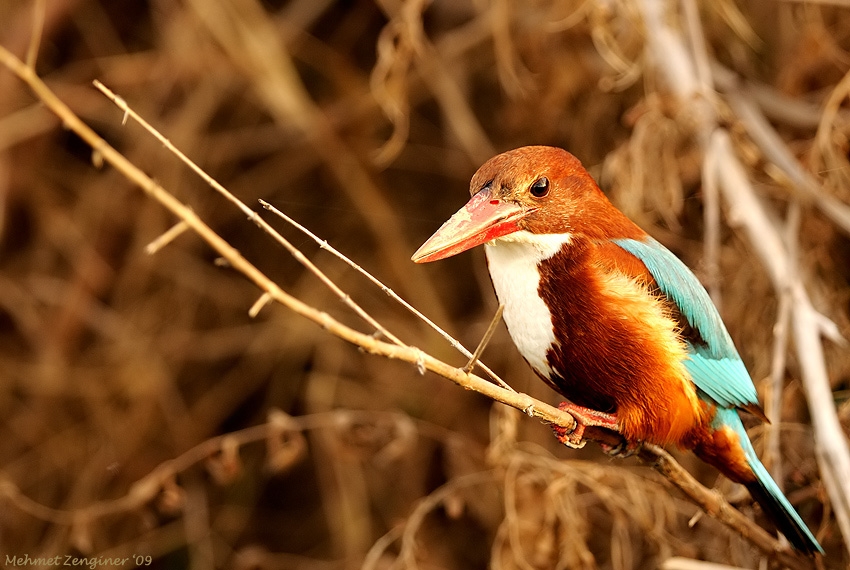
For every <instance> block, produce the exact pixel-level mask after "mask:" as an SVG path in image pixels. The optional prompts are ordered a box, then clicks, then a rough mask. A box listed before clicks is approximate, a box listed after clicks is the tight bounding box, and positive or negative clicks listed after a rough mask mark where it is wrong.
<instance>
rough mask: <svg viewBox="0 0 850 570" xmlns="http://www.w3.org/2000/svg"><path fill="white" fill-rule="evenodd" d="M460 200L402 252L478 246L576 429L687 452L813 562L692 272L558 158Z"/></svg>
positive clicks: (488, 169)
mask: <svg viewBox="0 0 850 570" xmlns="http://www.w3.org/2000/svg"><path fill="white" fill-rule="evenodd" d="M469 190H470V194H471V195H472V198H471V199H470V200H469V201H468V202H467V204H466V205H465V206H463V207H462V208H461V209H460V210H459V211H458V212H457V213H455V214H454V215H453V216H452V217H451V218H450V219H449V220H448V221H447V222H446V223H444V224H443V225H442V227H440V229H438V230H437V231H436V233H434V235H433V236H431V237H430V238H429V239H428V240H427V241H426V242H425V243H424V244H422V246H421V247H420V248H419V249H418V250H417V251H416V253H414V254H413V258H412V259H413V261H415V262H417V263H425V262H430V261H436V260H440V259H444V258H447V257H450V256H453V255H456V254H458V253H461V252H463V251H466V250H468V249H471V248H473V247H476V246H479V245H484V252H485V255H486V258H487V266H488V269H489V272H490V277H491V279H492V282H493V287H494V289H495V291H496V296H497V297H498V299H499V302H500V303H501V304H502V305H504V312H503V319H504V321H505V324H506V325H507V328H508V332H509V333H510V336H511V339H512V340H513V342H514V344H515V345H516V347H517V349H518V350H519V352H520V353H521V354H522V356H523V358H524V359H525V360H526V361H527V362H528V364H529V365H530V366H531V368H532V369H533V370H534V372H535V373H536V374H537V376H539V377H540V378H541V379H542V380H544V381H545V382H546V383H547V384H548V385H549V386H551V387H552V388H553V389H554V390H555V391H557V392H558V393H559V394H561V395H562V396H564V397H565V398H566V399H567V402H564V403H562V404H561V405H560V407H561V409H563V410H565V411H567V412H569V413H570V414H571V415H572V416H573V417H574V418H575V420H576V427H575V429H574V430H572V431H571V432H569V433H567V432H566V430H563V429H562V430H560V431H559V430H556V435H558V438H559V439H560V440H561V442H562V443H564V444H567V445H571V446H579V445H581V444H582V440H583V437H584V435H585V429H586V428H587V427H590V426H596V427H600V428H604V429H609V430H612V431H615V432H617V433H619V434H620V435H621V436H622V437H623V438H624V439H625V441H626V442H628V443H627V445H628V446H632V448H634V447H636V446H637V445H639V444H640V443H642V442H647V443H653V444H657V445H661V446H666V445H675V446H678V447H680V448H683V449H689V450H692V451H693V452H694V453H695V454H696V455H697V456H698V457H699V458H701V459H702V460H703V461H705V462H706V463H708V464H710V465H712V466H714V467H715V468H717V469H718V470H719V471H720V472H721V473H723V474H724V475H725V476H726V477H728V478H729V479H731V480H732V481H735V482H737V483H741V484H743V485H744V486H746V488H747V489H748V490H749V492H750V494H751V495H752V496H753V498H754V499H755V500H756V501H757V502H758V503H759V504H760V505H761V506H762V509H763V510H764V511H765V513H766V514H767V515H768V517H769V518H770V519H771V520H772V521H773V523H774V524H775V525H776V527H777V528H778V529H779V530H780V531H781V532H782V533H783V534H784V535H785V536H786V537H787V538H788V540H789V542H790V543H791V545H792V546H793V547H794V548H795V549H797V550H799V551H801V552H804V553H806V554H809V555H813V554H815V553H820V554H822V553H823V549H822V548H821V546H820V544H818V541H817V540H816V539H815V537H814V535H813V534H812V533H811V531H810V530H809V528H808V527H807V526H806V524H805V523H804V522H803V520H802V518H801V517H800V515H799V514H798V513H797V511H796V510H795V509H794V507H793V506H792V505H791V503H790V502H789V501H788V499H787V498H786V497H785V495H784V494H783V493H782V491H781V490H780V488H779V486H778V485H777V484H776V482H775V481H774V480H773V479H772V478H771V476H770V474H769V473H768V471H767V469H766V468H765V467H764V465H763V464H762V463H761V461H760V460H759V458H758V455H757V454H756V452H755V450H754V449H753V445H752V443H751V442H750V439H749V437H748V436H747V432H746V430H745V428H744V424H743V423H742V421H741V417H740V415H739V413H740V412H742V411H744V412H748V413H750V414H752V415H754V416H755V417H757V418H759V419H760V420H762V421H767V417H766V416H765V414H764V412H763V410H762V408H761V407H760V405H759V402H758V396H757V394H756V389H755V386H754V384H753V381H752V379H751V378H750V375H749V373H748V372H747V369H746V367H745V366H744V363H743V361H742V360H741V357H740V356H739V355H738V351H737V350H736V348H735V345H734V344H733V342H732V338H731V337H730V336H729V333H728V332H727V330H726V327H725V325H724V324H723V321H722V320H721V318H720V314H719V313H718V311H717V309H716V308H715V306H714V304H713V303H712V301H711V299H710V297H709V295H708V293H707V292H706V290H705V288H704V287H703V286H702V285H701V284H700V282H699V281H698V280H697V278H696V276H694V274H693V273H692V272H691V271H690V270H689V269H688V268H687V266H686V265H685V264H684V263H682V261H680V260H679V259H678V258H677V257H676V256H675V255H674V254H673V253H671V252H670V251H669V250H668V249H667V248H665V247H664V246H663V245H661V244H660V243H659V242H658V241H656V240H655V239H653V238H652V237H650V236H649V235H648V234H647V233H646V232H644V231H643V230H642V229H640V228H639V227H638V226H637V225H636V224H635V223H634V222H632V221H631V220H630V219H629V218H627V217H626V216H625V214H623V213H622V212H620V211H619V210H618V209H617V208H615V207H614V206H613V205H612V204H611V202H610V201H609V200H608V198H607V197H606V196H605V194H603V192H602V191H601V190H600V188H599V186H598V185H597V184H596V182H595V181H594V180H593V178H592V177H591V176H590V174H589V173H588V172H587V170H585V169H584V167H583V166H582V165H581V162H579V160H578V159H577V158H576V157H574V156H573V155H571V154H570V153H568V152H567V151H565V150H562V149H559V148H553V147H546V146H527V147H522V148H518V149H515V150H511V151H508V152H505V153H503V154H499V155H497V156H495V157H493V158H491V159H490V160H488V161H487V162H486V163H485V164H484V165H483V166H481V168H480V169H478V171H477V172H476V173H475V175H474V176H473V177H472V181H471V182H470V187H469Z"/></svg>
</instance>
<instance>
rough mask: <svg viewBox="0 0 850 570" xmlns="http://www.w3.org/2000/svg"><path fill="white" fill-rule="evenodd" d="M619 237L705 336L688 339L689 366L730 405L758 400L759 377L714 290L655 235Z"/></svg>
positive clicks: (700, 384) (702, 385)
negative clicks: (735, 339)
mask: <svg viewBox="0 0 850 570" xmlns="http://www.w3.org/2000/svg"><path fill="white" fill-rule="evenodd" d="M613 242H614V243H615V244H616V245H618V246H619V247H621V248H622V249H624V250H626V251H627V252H629V253H631V254H632V255H634V256H635V257H637V258H638V259H640V260H641V262H643V264H644V265H645V266H646V268H647V269H648V270H649V272H650V273H651V274H652V277H653V278H654V279H655V282H656V283H657V284H658V288H659V289H660V290H661V292H662V293H663V294H664V295H665V296H666V297H667V299H669V300H670V302H671V303H673V304H674V305H675V306H676V308H678V310H679V312H680V313H681V314H682V316H683V317H684V319H685V320H686V321H687V322H688V324H689V325H690V326H691V328H692V329H694V330H695V331H696V332H697V333H698V335H699V338H698V339H696V340H688V341H686V342H687V344H688V352H689V356H690V358H689V359H688V360H687V361H686V362H685V367H686V368H687V370H688V372H689V373H690V374H691V378H692V379H693V381H694V384H696V386H697V388H699V389H700V390H701V391H702V392H703V393H704V394H705V395H707V396H708V397H709V398H711V399H712V400H714V402H716V403H717V404H718V405H720V406H722V407H726V408H733V407H734V408H746V407H748V406H752V405H754V404H755V405H758V395H757V394H756V389H755V386H754V385H753V381H752V380H751V379H750V375H749V373H748V372H747V368H746V367H745V366H744V363H743V361H742V360H741V357H740V356H739V355H738V351H737V350H736V349H735V345H734V343H733V342H732V338H731V337H730V336H729V332H728V331H727V330H726V326H725V325H724V324H723V321H722V320H721V318H720V314H719V313H718V312H717V308H716V307H715V306H714V303H712V302H711V298H710V297H709V296H708V292H707V291H706V290H705V288H704V287H703V286H702V284H701V283H700V282H699V281H698V280H697V278H696V276H695V275H694V274H693V273H692V272H691V270H690V269H688V267H687V266H686V265H685V264H684V263H682V262H681V261H680V260H679V258H678V257H676V256H675V255H673V254H672V253H671V252H670V250H668V249H667V248H666V247H664V246H663V245H661V244H660V243H658V242H657V241H656V240H654V239H653V238H651V237H647V238H646V239H644V240H642V241H639V240H634V239H616V240H613Z"/></svg>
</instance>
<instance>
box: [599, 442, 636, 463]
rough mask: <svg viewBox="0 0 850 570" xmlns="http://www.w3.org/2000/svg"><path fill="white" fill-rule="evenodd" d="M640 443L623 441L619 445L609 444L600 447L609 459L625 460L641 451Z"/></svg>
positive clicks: (602, 444)
mask: <svg viewBox="0 0 850 570" xmlns="http://www.w3.org/2000/svg"><path fill="white" fill-rule="evenodd" d="M640 446H641V444H640V442H635V441H626V440H623V441H621V442H620V443H618V444H617V445H609V444H607V443H600V444H599V447H601V448H602V451H603V452H605V454H606V455H608V456H609V457H619V458H622V459H625V458H626V457H631V456H632V455H634V454H635V453H637V452H638V451H640Z"/></svg>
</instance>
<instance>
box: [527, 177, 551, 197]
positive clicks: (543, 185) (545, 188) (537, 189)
mask: <svg viewBox="0 0 850 570" xmlns="http://www.w3.org/2000/svg"><path fill="white" fill-rule="evenodd" d="M529 191H530V192H531V195H532V196H534V197H535V198H542V197H543V196H545V195H546V194H548V193H549V179H548V178H546V177H545V176H543V177H542V178H538V179H537V180H535V181H534V184H532V185H531V188H530V189H529Z"/></svg>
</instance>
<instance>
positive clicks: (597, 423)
mask: <svg viewBox="0 0 850 570" xmlns="http://www.w3.org/2000/svg"><path fill="white" fill-rule="evenodd" d="M558 409H559V410H561V411H562V412H567V413H568V414H570V415H571V416H572V417H573V419H574V420H575V421H576V424H575V426H574V427H573V429H572V430H568V429H566V428H564V427H561V426H553V428H552V431H553V432H554V433H555V437H556V438H557V439H558V441H560V442H561V443H563V444H564V445H566V446H567V447H572V448H574V449H580V448H582V447H584V445H585V440H584V433H585V431H586V430H587V428H588V427H591V426H593V427H600V428H604V429H608V430H611V431H618V429H617V416H616V415H614V414H607V413H605V412H600V411H597V410H591V409H590V408H585V407H584V406H578V405H576V404H573V403H572V402H561V403H560V404H558Z"/></svg>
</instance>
